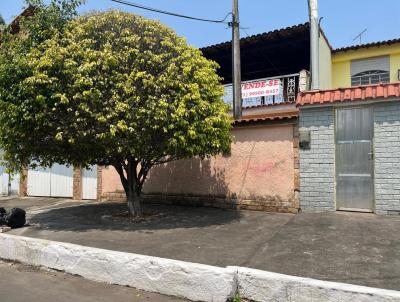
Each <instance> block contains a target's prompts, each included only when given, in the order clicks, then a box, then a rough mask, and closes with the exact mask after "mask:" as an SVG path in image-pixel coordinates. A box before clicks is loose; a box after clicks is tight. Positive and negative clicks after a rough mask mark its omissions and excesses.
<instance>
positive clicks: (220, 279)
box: [0, 234, 400, 302]
mask: <svg viewBox="0 0 400 302" xmlns="http://www.w3.org/2000/svg"><path fill="white" fill-rule="evenodd" d="M0 258H2V259H6V260H11V261H18V262H22V263H25V264H29V265H35V266H43V267H47V268H51V269H55V270H60V271H64V272H67V273H70V274H75V275H79V276H82V277H84V278H86V279H89V280H93V281H99V282H105V283H110V284H117V285H123V286H130V287H134V288H137V289H141V290H144V291H148V292H155V293H160V294H164V295H169V296H176V297H181V298H186V299H189V300H193V301H204V302H225V301H227V300H230V299H232V298H233V297H234V296H235V294H236V293H239V295H240V296H241V297H242V298H245V299H249V300H252V301H258V302H264V301H265V302H269V301H271V302H272V301H274V302H276V301H279V302H286V301H287V302H336V301H357V302H375V301H381V302H400V292H398V291H392V290H385V289H377V288H370V287H364V286H357V285H350V284H344V283H336V282H327V281H320V280H315V279H310V278H300V277H293V276H287V275H282V274H276V273H270V272H265V271H260V270H255V269H248V268H243V267H234V266H230V267H226V268H220V267H215V266H210V265H204V264H196V263H189V262H184V261H178V260H170V259H163V258H158V257H150V256H144V255H137V254H130V253H123V252H116V251H110V250H104V249H98V248H92V247H86V246H80V245H75V244H71V243H64V242H55V241H48V240H43V239H36V238H27V237H21V236H15V235H8V234H0Z"/></svg>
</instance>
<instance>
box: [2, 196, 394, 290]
mask: <svg viewBox="0 0 400 302" xmlns="http://www.w3.org/2000/svg"><path fill="white" fill-rule="evenodd" d="M37 203H40V205H37ZM26 204H28V205H30V207H29V208H28V212H30V213H31V214H30V217H29V222H30V223H31V224H32V225H31V226H30V227H26V228H23V229H18V230H13V231H11V233H12V234H16V235H22V236H28V237H37V238H43V239H50V240H57V241H65V242H71V243H76V244H81V245H87V246H93V247H100V248H106V249H113V250H118V251H125V252H132V253H138V254H146V255H152V256H159V257H165V258H172V259H178V260H184V261H191V262H197V263H204V264H211V265H217V266H228V265H238V266H246V267H251V268H257V269H262V270H268V271H272V272H278V273H284V274H290V275H295V276H302V277H311V278H317V279H322V280H329V281H337V282H345V283H352V284H359V285H365V286H372V287H379V288H386V289H394V290H400V217H383V216H376V215H373V214H358V213H344V212H338V213H323V214H307V213H302V214H298V215H291V214H269V213H261V212H249V211H242V212H237V211H225V210H219V209H210V208H190V207H167V206H159V207H155V206H152V207H149V208H148V211H153V212H160V213H162V214H163V216H162V217H161V218H156V219H154V220H150V221H148V222H141V223H132V222H127V221H120V220H117V221H113V220H111V219H110V218H109V216H110V215H113V214H118V213H121V212H123V211H125V204H120V203H81V202H80V203H75V202H71V201H68V200H54V199H23V200H20V199H12V200H8V201H0V206H6V207H8V208H10V207H14V206H19V205H26ZM53 205H54V208H52V206H53Z"/></svg>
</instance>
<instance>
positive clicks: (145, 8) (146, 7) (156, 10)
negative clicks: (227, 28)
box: [111, 0, 232, 25]
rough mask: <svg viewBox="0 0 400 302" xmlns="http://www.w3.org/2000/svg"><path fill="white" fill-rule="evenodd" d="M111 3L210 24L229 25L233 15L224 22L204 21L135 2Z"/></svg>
mask: <svg viewBox="0 0 400 302" xmlns="http://www.w3.org/2000/svg"><path fill="white" fill-rule="evenodd" d="M111 1H112V2H116V3H120V4H124V5H128V6H132V7H136V8H140V9H144V10H148V11H151V12H155V13H159V14H164V15H169V16H174V17H179V18H185V19H189V20H195V21H202V22H209V23H224V24H228V25H229V23H230V22H227V21H226V19H228V17H229V16H230V15H232V13H228V14H227V15H226V17H225V18H224V19H222V20H212V19H203V18H197V17H191V16H186V15H181V14H178V13H173V12H168V11H165V10H161V9H157V8H152V7H148V6H145V5H142V4H138V3H133V2H129V1H125V0H111Z"/></svg>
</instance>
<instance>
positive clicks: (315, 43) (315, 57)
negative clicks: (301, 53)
mask: <svg viewBox="0 0 400 302" xmlns="http://www.w3.org/2000/svg"><path fill="white" fill-rule="evenodd" d="M308 9H309V15H310V37H311V38H310V40H311V83H312V89H313V90H318V89H319V17H318V0H308Z"/></svg>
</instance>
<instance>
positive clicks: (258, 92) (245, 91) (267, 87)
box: [242, 80, 281, 99]
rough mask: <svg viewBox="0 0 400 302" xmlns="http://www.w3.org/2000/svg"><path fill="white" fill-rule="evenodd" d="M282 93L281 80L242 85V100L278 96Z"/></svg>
mask: <svg viewBox="0 0 400 302" xmlns="http://www.w3.org/2000/svg"><path fill="white" fill-rule="evenodd" d="M280 91H281V81H280V80H266V81H258V82H250V83H244V84H242V99H249V98H256V97H261V96H270V95H278V94H280Z"/></svg>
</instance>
